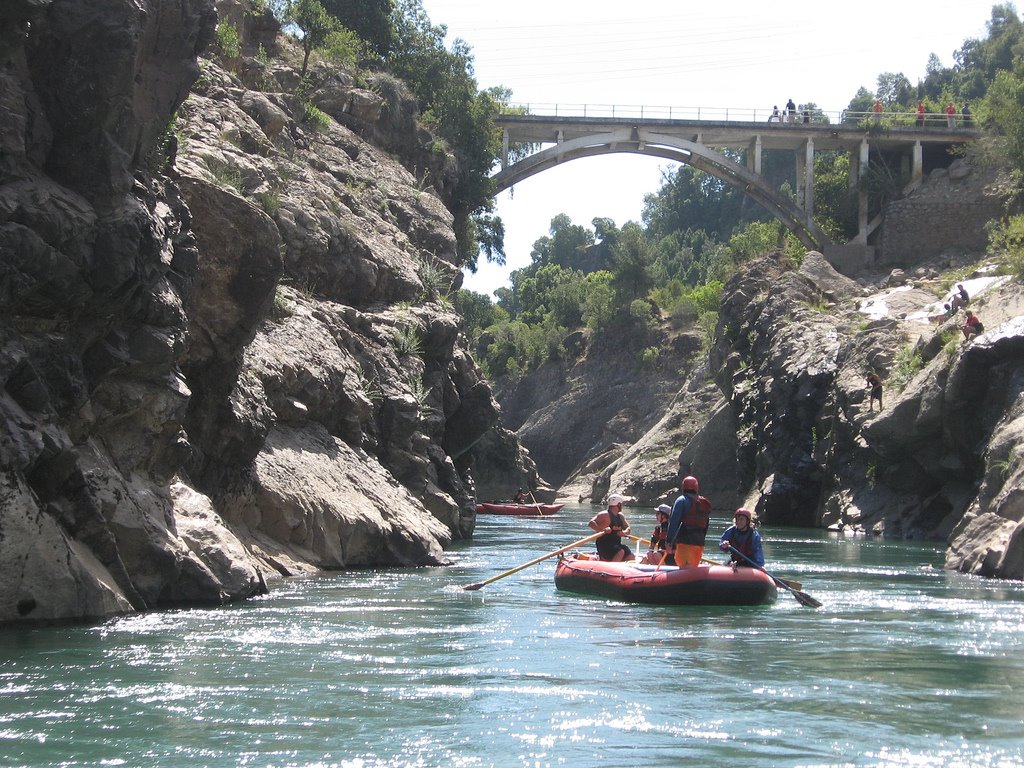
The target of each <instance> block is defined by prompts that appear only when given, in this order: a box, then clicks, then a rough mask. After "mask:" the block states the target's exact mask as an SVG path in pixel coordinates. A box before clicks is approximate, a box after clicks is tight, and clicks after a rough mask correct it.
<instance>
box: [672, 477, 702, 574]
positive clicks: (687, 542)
mask: <svg viewBox="0 0 1024 768" xmlns="http://www.w3.org/2000/svg"><path fill="white" fill-rule="evenodd" d="M680 487H681V489H682V491H683V493H682V495H681V496H680V497H679V498H678V499H676V503H675V504H673V505H672V514H671V516H670V517H669V520H668V546H669V548H670V549H672V550H673V553H674V555H675V559H676V565H678V566H682V567H684V568H686V567H689V566H691V565H698V564H699V563H700V559H701V557H703V555H704V539H705V538H706V537H707V535H708V525H709V524H710V522H711V502H710V501H708V500H707V499H706V498H704V497H703V496H701V495H700V486H699V485H698V483H697V478H696V477H694V476H693V475H687V476H686V477H684V478H683V482H682V483H681V484H680Z"/></svg>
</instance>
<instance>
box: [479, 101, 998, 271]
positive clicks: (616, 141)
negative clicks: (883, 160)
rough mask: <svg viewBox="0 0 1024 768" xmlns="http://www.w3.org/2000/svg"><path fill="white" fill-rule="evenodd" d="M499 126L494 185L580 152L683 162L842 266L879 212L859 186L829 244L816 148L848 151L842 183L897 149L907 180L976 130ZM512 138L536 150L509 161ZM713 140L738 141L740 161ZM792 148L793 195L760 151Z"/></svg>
mask: <svg viewBox="0 0 1024 768" xmlns="http://www.w3.org/2000/svg"><path fill="white" fill-rule="evenodd" d="M496 123H497V125H498V127H499V128H501V130H502V137H503V138H502V142H503V154H502V167H501V170H499V171H498V172H497V173H495V174H494V176H493V179H494V181H495V184H496V186H497V191H498V192H502V191H504V190H506V189H509V188H510V187H512V186H514V185H515V184H516V183H518V182H520V181H523V180H524V179H527V178H529V177H531V176H534V175H536V174H538V173H541V172H543V171H545V170H547V169H548V168H552V167H554V166H556V165H558V164H560V163H564V162H568V161H571V160H576V159H579V158H582V157H594V156H597V155H604V154H610V153H621V152H629V153H635V154H643V155H650V156H654V157H662V158H665V159H668V160H674V161H677V162H681V163H686V164H688V165H691V166H693V167H694V168H698V169H699V170H701V171H704V172H706V173H709V174H712V175H714V176H716V177H718V178H720V179H722V180H723V181H725V182H726V183H728V184H730V185H732V186H733V187H735V188H737V189H739V190H741V191H742V192H743V193H744V194H746V195H748V196H750V197H751V198H752V199H753V200H755V201H756V202H757V203H759V204H760V205H761V206H763V207H764V208H765V209H766V210H768V211H769V212H770V213H771V214H772V215H773V216H775V217H776V218H777V219H778V220H779V221H781V222H782V223H783V224H784V225H785V226H786V227H787V228H788V229H789V230H790V231H791V232H793V234H794V235H796V237H797V238H799V239H800V242H801V243H803V244H804V245H805V246H806V247H807V248H810V249H814V250H818V251H822V252H823V253H824V254H825V255H826V257H828V259H829V260H830V261H831V262H832V263H833V265H835V266H836V267H837V268H839V269H840V271H843V272H846V273H848V274H849V273H853V272H856V271H858V270H859V268H860V267H862V266H864V265H865V264H868V263H871V261H872V259H873V250H874V249H873V248H871V247H870V246H868V237H869V235H870V234H871V233H872V232H873V231H874V229H875V228H877V226H878V225H879V224H880V223H881V216H880V215H879V216H877V217H875V219H874V220H873V221H868V210H869V202H870V201H869V199H868V197H867V193H866V192H864V191H859V193H858V197H859V217H858V218H859V220H858V233H857V235H856V237H854V239H853V240H852V241H851V242H850V243H845V244H839V243H833V242H832V241H831V239H830V238H829V237H828V235H827V234H825V232H824V231H823V230H822V229H821V228H820V227H819V226H818V225H817V224H816V223H815V221H814V155H815V152H818V151H826V150H842V151H847V152H849V153H850V154H851V163H850V187H851V189H855V188H859V184H858V182H859V180H860V178H861V177H862V175H863V174H864V173H865V172H866V170H867V167H868V164H869V161H870V158H871V153H872V152H881V151H884V152H886V153H889V154H891V153H893V152H895V153H897V154H898V155H899V156H900V158H901V165H902V170H903V171H904V172H908V173H909V176H910V178H911V182H910V183H911V185H916V184H918V183H920V180H921V178H922V176H923V174H924V168H925V162H926V157H927V159H928V162H929V164H930V165H933V166H938V165H942V164H944V162H945V163H948V157H949V155H948V150H949V149H950V147H952V146H954V145H957V144H964V143H966V142H968V141H972V140H974V139H975V138H977V136H978V135H979V134H978V132H977V131H975V130H973V129H970V128H963V127H959V128H949V127H931V126H929V127H916V126H913V125H907V126H902V125H900V126H892V127H886V128H885V129H884V130H882V129H879V130H869V131H866V130H865V129H864V128H863V127H862V126H860V125H857V124H843V123H839V124H836V125H831V124H827V123H779V122H769V123H763V122H747V121H744V120H699V119H698V120H677V119H660V118H632V117H578V116H557V115H556V116H544V115H522V114H515V115H513V114H506V115H501V116H500V117H498V118H497V120H496ZM516 144H536V145H539V146H541V149H540V150H539V151H537V152H535V153H534V154H531V155H529V156H527V157H524V158H522V159H520V160H519V161H518V162H515V163H512V164H510V163H509V162H508V158H509V151H510V148H511V147H512V146H513V145H516ZM721 148H731V149H739V150H742V151H743V153H744V155H745V158H746V163H745V164H741V163H738V162H736V161H734V160H732V159H730V158H729V157H726V156H725V155H724V154H722V153H721V152H719V151H717V150H718V149H721ZM766 150H791V151H793V152H794V154H795V158H796V180H797V190H796V192H797V194H796V200H793V199H792V198H790V197H789V196H787V195H784V194H782V193H781V192H780V191H779V190H777V189H774V188H773V187H772V186H771V185H770V184H769V183H768V181H767V179H766V178H765V177H764V176H763V175H762V173H761V159H762V153H763V152H764V151H766Z"/></svg>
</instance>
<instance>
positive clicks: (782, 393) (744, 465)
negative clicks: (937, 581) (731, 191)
mask: <svg viewBox="0 0 1024 768" xmlns="http://www.w3.org/2000/svg"><path fill="white" fill-rule="evenodd" d="M809 267H810V268H809ZM860 294H861V291H860V289H859V288H858V287H857V286H855V284H852V283H850V282H849V281H848V280H846V279H845V278H842V277H840V276H839V275H838V274H834V273H833V274H829V272H828V269H827V265H826V268H823V267H822V263H821V260H820V258H819V256H818V255H817V254H814V253H813V252H812V253H809V254H808V255H807V257H806V258H805V261H804V266H803V267H802V268H801V269H800V270H796V271H785V270H782V269H781V265H780V264H778V263H777V262H772V261H770V260H769V261H763V262H761V263H759V264H757V265H756V266H754V267H753V268H752V269H750V270H748V271H746V272H745V273H744V274H742V275H739V276H737V277H736V278H735V279H734V280H733V282H732V284H730V285H729V286H727V295H728V299H727V301H726V302H725V304H724V306H723V311H722V314H721V324H720V328H719V329H720V331H721V335H720V338H719V342H718V344H717V346H716V348H715V350H714V352H713V354H712V357H711V361H712V366H713V367H714V368H717V370H718V381H719V384H720V385H721V387H722V389H723V390H724V391H725V392H726V394H727V396H728V399H729V402H730V405H731V407H732V408H733V409H734V411H735V416H736V422H737V427H738V429H737V441H736V449H737V457H738V475H739V480H740V492H741V495H745V496H747V497H748V498H749V499H751V500H754V501H755V502H756V509H757V511H758V513H759V514H760V515H761V516H762V518H763V519H765V520H767V521H770V522H772V523H774V524H795V525H805V526H812V525H818V526H853V527H854V528H855V529H857V530H863V531H869V532H874V533H878V534H884V535H886V536H897V537H899V536H911V537H941V538H946V537H951V538H950V542H951V546H950V549H949V552H948V555H947V566H948V567H950V568H957V569H960V570H964V571H968V572H973V573H981V574H984V575H989V576H999V577H1003V578H1020V577H1021V576H1022V571H1021V567H1022V554H1024V553H1022V551H1021V542H1020V538H1019V536H1020V534H1019V529H1020V523H1021V519H1022V509H1021V506H1020V502H1019V499H1020V488H1021V486H1020V482H1021V475H1020V471H1021V462H1020V458H1019V457H1018V456H1016V452H1015V451H1014V449H1013V446H1014V445H1016V444H1017V443H1016V441H1017V438H1018V436H1019V435H1018V432H1017V430H1019V428H1020V402H1021V399H1022V395H1024V387H1022V384H1024V377H1022V371H1024V365H1022V364H1024V357H1022V356H1021V345H1022V344H1024V339H1022V337H1021V331H1022V330H1024V314H1022V313H1024V305H1022V304H1021V302H1020V300H1019V294H1020V289H1019V284H1017V283H1015V282H1012V281H1008V279H1005V278H1004V279H1003V281H1001V282H996V283H995V284H994V285H993V287H992V288H991V290H989V291H987V292H986V293H985V294H984V295H981V296H976V297H974V299H973V301H972V305H973V306H975V307H976V311H978V312H979V313H983V314H984V316H985V318H986V327H987V329H988V331H987V333H986V334H985V335H984V336H982V337H980V338H979V339H978V340H976V341H973V342H971V343H969V344H966V345H965V344H962V343H961V342H962V337H961V336H960V334H959V331H958V330H957V321H956V320H951V321H949V322H948V323H945V324H941V325H920V324H919V323H916V322H914V320H913V319H912V318H908V317H906V316H905V313H902V314H904V316H903V317H902V318H879V319H876V320H873V321H872V320H870V319H868V318H869V315H868V314H866V312H865V310H868V309H870V306H869V302H867V301H864V300H863V299H862V298H858V296H859V295H860ZM932 296H935V294H932ZM915 352H916V354H917V355H918V365H919V366H920V370H919V371H917V372H916V374H915V375H913V376H912V377H911V378H909V381H908V382H907V383H906V384H905V385H899V384H897V385H894V386H888V385H887V386H886V388H885V394H884V403H885V407H884V409H883V410H882V411H880V412H879V411H875V412H873V413H872V412H871V411H869V410H868V408H867V406H868V402H867V398H866V390H865V384H864V378H863V377H864V375H865V373H866V371H867V370H868V369H869V368H873V369H875V370H878V371H880V372H882V374H883V378H888V377H895V378H893V379H892V380H893V381H895V380H896V378H898V376H897V374H898V369H899V368H900V365H901V364H905V363H898V362H897V361H899V360H903V361H908V360H912V353H915ZM907 370H908V374H909V373H913V370H914V367H913V366H912V365H911V367H909V368H908V369H907Z"/></svg>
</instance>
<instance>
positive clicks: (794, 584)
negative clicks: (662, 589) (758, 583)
mask: <svg viewBox="0 0 1024 768" xmlns="http://www.w3.org/2000/svg"><path fill="white" fill-rule="evenodd" d="M626 535H627V536H628V537H629V538H631V539H632V540H633V541H635V542H636V543H637V544H647V545H650V543H651V541H650V539H642V538H640V537H639V536H634V535H633V534H631V533H627V534H626ZM700 561H701V562H702V563H707V564H708V565H721V563H717V562H715V561H714V560H708V559H707V558H706V557H702V558H701V559H700ZM769 576H771V574H769ZM772 578H773V579H777V580H778V581H781V582H782V583H783V584H785V585H786V586H787V587H789V588H790V589H797V590H800V589H803V588H804V585H803V584H801V583H800V582H799V581H797V580H796V579H784V578H782V577H781V576H772Z"/></svg>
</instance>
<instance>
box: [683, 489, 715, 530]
mask: <svg viewBox="0 0 1024 768" xmlns="http://www.w3.org/2000/svg"><path fill="white" fill-rule="evenodd" d="M691 502H692V499H691ZM696 502H697V503H696V504H694V503H691V504H690V507H689V509H687V510H686V511H685V512H684V513H683V519H682V520H680V521H679V525H680V527H682V528H703V529H704V530H707V527H708V525H710V523H711V502H710V501H708V500H707V499H706V498H704V497H703V496H697V499H696Z"/></svg>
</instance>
